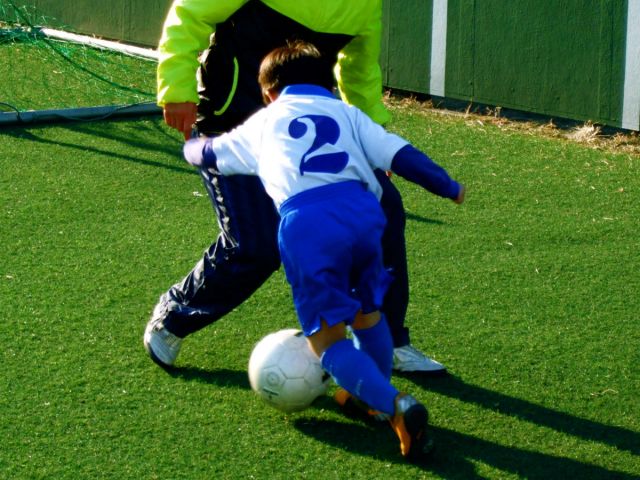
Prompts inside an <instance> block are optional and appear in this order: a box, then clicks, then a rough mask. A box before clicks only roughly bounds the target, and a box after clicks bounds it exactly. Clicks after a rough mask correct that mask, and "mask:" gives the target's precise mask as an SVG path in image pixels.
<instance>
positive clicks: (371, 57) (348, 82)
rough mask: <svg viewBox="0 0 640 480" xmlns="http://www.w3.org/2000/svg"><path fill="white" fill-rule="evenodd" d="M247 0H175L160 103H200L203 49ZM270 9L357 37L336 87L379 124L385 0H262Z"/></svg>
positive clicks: (163, 46) (382, 117)
mask: <svg viewBox="0 0 640 480" xmlns="http://www.w3.org/2000/svg"><path fill="white" fill-rule="evenodd" d="M247 1H248V0H175V1H174V2H173V4H172V5H171V8H170V10H169V13H168V15H167V18H166V20H165V23H164V29H163V33H162V37H161V39H160V43H159V45H158V51H159V54H160V62H159V65H158V105H160V106H162V105H165V104H166V103H180V102H193V103H198V101H199V98H198V92H197V81H196V71H197V69H198V65H199V61H198V54H199V52H201V51H203V50H205V49H206V48H207V47H208V46H209V43H210V36H211V34H212V33H213V32H215V28H216V25H217V24H220V23H222V22H224V21H225V20H227V19H228V18H229V17H230V16H231V15H232V14H233V13H234V12H236V11H237V10H238V9H239V8H240V7H242V6H243V5H244V4H245V3H247ZM262 2H263V3H264V4H265V5H267V6H268V7H270V8H271V9H273V10H275V11H277V12H279V13H281V14H282V15H285V16H287V17H289V18H290V19H292V20H294V21H296V22H298V23H300V24H302V25H304V26H305V27H307V28H309V29H311V30H314V31H316V32H322V33H340V34H347V35H351V36H353V37H354V39H353V40H351V41H350V42H349V43H348V45H347V46H346V47H345V48H344V49H343V50H342V51H341V52H340V55H339V56H338V64H337V66H336V77H337V80H338V89H339V90H340V94H341V96H342V98H343V100H345V101H346V102H347V103H349V104H352V105H355V106H357V107H359V108H360V109H361V110H363V111H364V112H365V113H367V114H368V115H369V116H371V117H372V118H373V119H374V120H375V121H377V122H378V123H385V122H386V121H387V120H388V119H389V113H388V112H387V110H386V108H385V107H384V105H383V104H382V76H381V71H380V66H379V63H378V60H379V56H380V35H381V28H382V18H381V16H382V6H381V0H262Z"/></svg>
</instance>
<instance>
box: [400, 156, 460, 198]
mask: <svg viewBox="0 0 640 480" xmlns="http://www.w3.org/2000/svg"><path fill="white" fill-rule="evenodd" d="M391 170H392V171H393V172H394V173H396V174H398V175H400V176H401V177H402V178H406V179H407V180H409V181H410V182H413V183H417V184H418V185H420V186H421V187H423V188H425V189H427V190H429V191H430V192H431V193H433V194H435V195H439V196H441V197H445V198H451V199H455V198H457V197H458V195H459V194H460V188H461V187H460V184H459V183H458V182H456V181H455V180H452V179H451V177H450V176H449V174H448V173H447V171H446V170H445V169H444V168H442V167H441V166H440V165H438V164H437V163H435V162H434V161H433V160H431V159H430V158H429V157H428V156H427V155H425V154H424V153H422V152H421V151H420V150H418V149H417V148H415V147H414V146H413V145H405V146H404V147H402V148H401V149H400V150H398V152H397V153H396V154H395V156H394V157H393V161H392V162H391Z"/></svg>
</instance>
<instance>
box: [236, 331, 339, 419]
mask: <svg viewBox="0 0 640 480" xmlns="http://www.w3.org/2000/svg"><path fill="white" fill-rule="evenodd" d="M329 379H330V376H329V375H328V374H326V373H325V372H324V370H323V369H322V366H321V365H320V359H319V358H318V357H317V356H316V354H315V353H313V352H312V351H311V349H310V348H309V344H308V343H307V339H306V338H305V337H304V334H303V333H302V332H301V331H300V330H296V329H286V330H280V331H278V332H274V333H270V334H269V335H267V336H266V337H264V338H263V339H262V340H260V341H259V342H258V343H257V344H256V346H255V347H254V349H253V351H252V352H251V357H250V358H249V383H251V388H252V389H253V391H254V392H256V393H257V394H258V395H259V396H260V397H261V398H262V399H263V400H264V401H265V402H267V403H268V404H269V405H271V406H272V407H275V408H277V409H278V410H281V411H283V412H298V411H301V410H304V409H305V408H307V407H309V405H311V403H312V402H313V401H314V400H315V399H316V398H318V397H319V396H320V395H323V394H325V393H326V391H327V387H328V386H329Z"/></svg>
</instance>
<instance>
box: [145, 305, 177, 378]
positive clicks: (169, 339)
mask: <svg viewBox="0 0 640 480" xmlns="http://www.w3.org/2000/svg"><path fill="white" fill-rule="evenodd" d="M156 310H157V308H156ZM156 313H157V312H156V311H154V314H153V316H152V317H151V320H149V323H147V328H146V329H145V331H144V337H143V340H142V341H143V343H144V348H145V349H146V350H147V353H148V354H149V356H150V357H151V360H153V361H154V362H156V363H157V364H158V365H160V366H161V367H163V368H168V367H171V366H172V365H173V364H174V363H175V361H176V358H177V356H178V353H180V347H181V346H182V338H180V337H178V336H176V335H174V334H173V333H171V332H170V331H169V330H167V329H166V328H165V327H164V324H163V323H162V319H161V318H160V316H158V315H156Z"/></svg>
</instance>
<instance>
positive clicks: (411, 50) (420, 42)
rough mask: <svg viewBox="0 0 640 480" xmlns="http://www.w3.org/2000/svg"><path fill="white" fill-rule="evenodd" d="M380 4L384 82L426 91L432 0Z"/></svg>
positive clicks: (427, 85)
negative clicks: (382, 9)
mask: <svg viewBox="0 0 640 480" xmlns="http://www.w3.org/2000/svg"><path fill="white" fill-rule="evenodd" d="M383 5H384V17H383V18H384V24H385V29H384V31H383V42H382V64H383V65H384V80H385V85H387V86H389V87H391V88H396V89H401V90H408V91H411V92H418V93H428V88H429V75H430V72H429V64H430V61H429V60H430V54H431V22H432V18H431V16H432V15H431V13H432V10H433V4H432V0H387V1H386V2H384V4H383Z"/></svg>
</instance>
